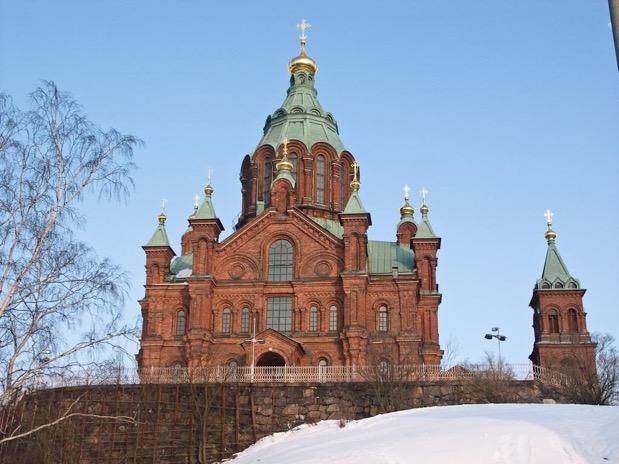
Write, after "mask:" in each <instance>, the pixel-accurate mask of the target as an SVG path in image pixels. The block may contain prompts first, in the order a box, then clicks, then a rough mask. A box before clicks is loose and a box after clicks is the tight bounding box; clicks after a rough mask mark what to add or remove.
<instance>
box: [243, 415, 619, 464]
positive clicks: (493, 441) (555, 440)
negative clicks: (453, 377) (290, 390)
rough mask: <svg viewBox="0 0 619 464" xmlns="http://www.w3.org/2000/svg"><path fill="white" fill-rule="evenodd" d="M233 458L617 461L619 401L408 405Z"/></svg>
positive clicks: (267, 463) (308, 428)
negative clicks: (601, 403)
mask: <svg viewBox="0 0 619 464" xmlns="http://www.w3.org/2000/svg"><path fill="white" fill-rule="evenodd" d="M231 463H234V464H249V463H261V464H289V463H294V464H309V463H328V464H357V463H359V464H361V463H363V464H400V463H407V464H408V463H432V464H442V463H445V464H454V463H459V464H479V463H497V464H499V463H505V464H519V463H522V464H525V463H526V464H534V463H544V464H581V463H601V464H604V463H619V407H608V406H606V407H604V406H582V405H559V404H557V405H538V404H503V405H499V404H489V405H463V406H446V407H435V408H423V409H409V410H406V411H399V412H395V413H391V414H383V415H380V416H376V417H372V418H369V419H363V420H359V421H353V422H349V423H348V424H346V426H345V427H344V428H340V427H339V424H338V422H337V421H323V422H320V423H318V424H316V425H304V426H301V427H299V428H298V429H295V430H292V431H290V432H283V433H277V434H275V435H272V436H269V437H266V438H264V439H262V440H260V441H259V442H258V443H256V444H255V445H253V446H252V447H250V448H248V449H246V450H245V451H243V452H242V453H240V454H239V455H238V456H237V457H236V458H235V459H233V460H232V461H231Z"/></svg>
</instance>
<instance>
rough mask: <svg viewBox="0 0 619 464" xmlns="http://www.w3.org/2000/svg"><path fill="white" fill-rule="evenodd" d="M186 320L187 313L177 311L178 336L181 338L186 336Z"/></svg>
mask: <svg viewBox="0 0 619 464" xmlns="http://www.w3.org/2000/svg"><path fill="white" fill-rule="evenodd" d="M186 323H187V322H186V318H185V311H183V310H182V309H181V310H180V311H177V313H176V332H175V333H176V336H177V337H180V336H182V335H185V326H186Z"/></svg>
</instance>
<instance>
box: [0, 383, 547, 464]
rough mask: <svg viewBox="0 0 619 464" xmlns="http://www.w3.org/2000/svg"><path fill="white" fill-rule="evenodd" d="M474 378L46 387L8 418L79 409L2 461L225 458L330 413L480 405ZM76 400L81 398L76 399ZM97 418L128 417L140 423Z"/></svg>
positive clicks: (507, 388)
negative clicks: (436, 381) (432, 381)
mask: <svg viewBox="0 0 619 464" xmlns="http://www.w3.org/2000/svg"><path fill="white" fill-rule="evenodd" d="M500 389H502V393H500V395H503V396H500V395H499V396H495V397H494V398H493V401H497V400H498V401H501V400H504V401H514V402H540V401H541V394H540V392H539V389H538V388H537V386H536V385H534V384H533V382H510V383H509V385H507V384H505V385H502V386H500ZM488 398H489V396H488V392H487V391H483V389H482V388H481V387H479V386H478V385H475V383H474V382H468V383H463V382H443V383H428V382H419V383H398V382H367V383H337V384H312V385H307V384H305V385H302V384H294V385H291V384H282V385H275V384H253V385H245V384H244V385H235V384H215V385H214V384H208V385H191V384H178V385H113V386H97V387H79V388H78V387H76V388H62V389H53V390H44V391H40V392H37V393H36V394H33V395H31V396H29V397H27V398H26V399H25V400H24V401H22V402H20V403H19V404H17V405H14V407H12V408H8V409H5V410H4V411H3V413H4V415H3V416H2V417H0V419H2V421H3V422H6V421H7V420H9V422H11V421H12V423H13V426H15V425H16V424H21V428H22V429H23V430H25V429H28V428H32V427H36V426H38V425H41V424H44V423H46V422H50V421H51V420H54V419H56V418H58V417H59V415H61V414H62V413H63V412H64V411H66V410H67V409H68V408H69V407H70V406H71V405H72V404H73V403H74V405H73V407H72V409H71V412H77V413H80V414H84V415H78V416H75V417H72V418H70V419H68V420H66V421H64V422H61V423H60V424H59V425H57V426H54V427H53V428H48V429H44V430H42V431H41V432H37V433H36V434H34V435H31V436H30V437H28V438H27V439H23V440H19V441H15V442H11V443H10V444H8V445H5V446H4V447H0V462H11V463H14V464H26V463H28V464H33V463H41V464H48V463H71V464H75V463H80V464H82V463H83V464H86V463H88V464H94V463H110V464H112V463H114V464H115V463H166V464H171V463H207V462H217V461H218V460H220V459H223V458H226V457H229V456H231V455H232V454H234V453H235V452H238V451H241V450H243V449H245V448H246V447H247V446H249V445H251V444H252V443H254V442H255V441H256V440H258V439H260V438H262V437H264V436H266V435H270V434H271V433H274V432H279V431H285V430H290V429H292V428H294V427H296V426H298V425H300V424H303V423H312V422H317V421H320V420H325V419H332V420H339V421H341V422H342V425H343V426H344V425H345V422H346V421H348V420H352V419H361V418H364V417H370V416H373V415H376V414H379V413H381V412H388V411H391V410H398V409H405V408H409V407H424V406H437V405H449V404H466V403H479V402H486V401H487V400H488ZM76 400H77V401H76ZM92 415H98V416H128V417H131V418H133V419H134V420H135V422H126V421H119V420H111V419H105V418H100V417H99V418H97V417H92Z"/></svg>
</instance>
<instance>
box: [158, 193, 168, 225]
mask: <svg viewBox="0 0 619 464" xmlns="http://www.w3.org/2000/svg"><path fill="white" fill-rule="evenodd" d="M165 204H166V199H165V198H163V199H162V200H161V211H160V212H159V217H158V219H159V224H161V225H164V224H165V220H166V219H167V216H166V215H165Z"/></svg>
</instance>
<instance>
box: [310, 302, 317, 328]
mask: <svg viewBox="0 0 619 464" xmlns="http://www.w3.org/2000/svg"><path fill="white" fill-rule="evenodd" d="M309 330H310V332H318V308H317V307H316V306H312V307H311V308H310V313H309Z"/></svg>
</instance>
